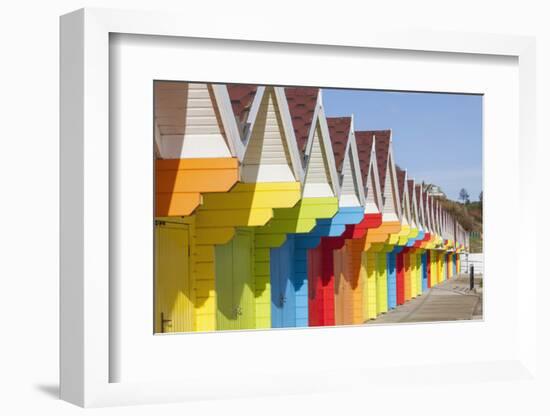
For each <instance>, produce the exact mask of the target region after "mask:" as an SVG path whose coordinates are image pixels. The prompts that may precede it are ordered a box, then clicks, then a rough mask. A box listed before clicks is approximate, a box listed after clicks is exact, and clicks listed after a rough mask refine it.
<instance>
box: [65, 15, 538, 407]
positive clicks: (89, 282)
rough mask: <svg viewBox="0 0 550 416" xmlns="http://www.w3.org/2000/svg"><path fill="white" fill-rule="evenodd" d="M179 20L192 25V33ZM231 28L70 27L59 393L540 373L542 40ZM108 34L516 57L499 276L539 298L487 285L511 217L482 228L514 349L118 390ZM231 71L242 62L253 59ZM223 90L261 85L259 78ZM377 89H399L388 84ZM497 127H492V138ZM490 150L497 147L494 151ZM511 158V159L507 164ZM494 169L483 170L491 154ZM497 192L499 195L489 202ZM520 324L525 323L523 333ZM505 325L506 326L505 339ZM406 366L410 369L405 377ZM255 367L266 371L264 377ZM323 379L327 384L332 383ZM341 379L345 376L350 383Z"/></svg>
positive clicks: (170, 20)
mask: <svg viewBox="0 0 550 416" xmlns="http://www.w3.org/2000/svg"><path fill="white" fill-rule="evenodd" d="M182 21H185V22H186V24H185V25H182V23H181V22H182ZM230 23H231V22H226V23H224V22H223V21H217V22H216V24H215V25H211V26H204V25H202V24H201V22H200V21H194V20H193V19H189V18H188V16H187V17H186V16H183V15H179V14H177V13H152V12H138V11H120V10H106V9H82V10H78V11H76V12H73V13H71V14H68V15H65V16H63V17H62V18H61V35H60V36H61V154H60V160H61V232H60V239H61V280H60V286H61V315H60V319H61V338H60V348H61V351H60V359H61V380H60V381H61V386H60V387H61V388H60V394H61V398H62V399H64V400H67V401H69V402H71V403H75V404H77V405H80V406H85V407H88V406H107V405H120V404H138V403H159V402H166V401H186V400H194V399H207V398H215V397H217V398H220V397H243V396H244V397H249V396H250V397H252V396H256V395H269V394H273V392H276V393H277V394H278V393H281V394H284V393H294V394H295V393H309V392H326V391H338V390H342V389H348V388H351V387H350V386H351V385H353V386H354V387H353V388H358V389H361V388H367V387H368V388H369V389H371V390H370V391H376V389H377V388H379V387H378V386H379V385H381V387H380V388H381V389H384V386H386V387H387V385H388V380H392V378H394V377H396V376H397V375H399V377H401V382H400V384H401V385H404V386H405V388H407V386H412V385H418V383H419V381H418V380H420V383H433V381H434V380H437V381H438V382H442V383H448V382H452V381H451V380H453V381H456V380H459V381H460V380H462V381H464V380H469V381H470V382H474V383H475V382H480V381H483V380H487V379H489V380H498V379H499V377H500V378H504V379H506V380H518V381H521V380H525V379H529V378H532V377H534V376H535V368H536V361H535V360H536V354H535V353H536V323H535V321H534V320H530V319H526V317H529V316H533V315H534V314H535V313H536V278H537V271H536V258H535V255H536V253H535V251H533V250H531V245H532V242H533V241H535V240H536V225H537V222H536V221H537V220H536V216H535V212H534V211H532V210H531V209H530V207H532V206H535V204H536V196H535V195H536V192H535V189H534V187H535V183H534V182H533V181H532V180H531V178H532V177H533V176H534V174H535V169H536V164H535V161H536V155H535V142H536V135H535V134H536V132H535V125H536V120H535V115H536V111H535V110H536V107H535V106H536V104H535V87H536V84H535V41H534V39H533V38H529V37H518V36H505V35H487V34H465V33H453V34H451V33H437V34H434V33H429V32H420V31H417V32H410V31H407V32H405V31H402V32H400V31H395V30H394V31H379V30H377V29H370V28H368V27H366V28H361V30H358V29H353V28H350V29H349V31H341V32H338V33H330V34H328V33H327V32H326V31H325V30H323V28H321V27H319V28H317V29H313V28H312V30H309V31H308V32H307V33H303V32H301V31H300V29H299V28H288V30H286V28H285V30H280V29H281V28H280V27H279V26H277V25H275V24H273V25H271V24H266V25H265V26H263V29H262V30H261V31H259V30H257V29H256V30H255V31H254V32H251V33H247V34H246V35H238V34H235V32H234V31H233V30H232V27H231V24H230ZM112 34H125V35H124V36H126V35H139V36H163V37H165V38H163V39H166V40H167V41H173V40H174V39H176V38H187V39H211V40H212V42H214V43H216V42H218V41H219V42H246V43H254V42H256V43H255V45H258V46H259V47H258V46H257V47H256V49H257V50H259V49H260V48H261V45H262V44H260V43H258V42H270V43H274V44H275V45H277V48H278V49H280V50H281V51H284V50H285V49H292V48H295V47H300V48H326V50H327V51H328V52H327V53H332V54H338V53H348V54H349V53H351V54H353V53H354V51H360V50H366V49H369V50H373V51H379V52H382V53H386V54H391V53H392V51H410V54H411V56H412V55H414V54H415V53H432V54H433V55H430V59H433V61H434V62H435V61H436V60H438V59H443V60H445V59H450V60H452V59H453V57H454V56H457V54H465V55H464V56H468V57H469V59H470V60H471V61H472V62H475V60H476V59H478V57H481V56H495V57H498V56H502V57H511V58H512V59H517V69H518V76H517V82H518V86H519V96H518V102H519V106H518V114H517V121H518V122H519V126H518V130H517V134H515V133H511V135H510V136H509V137H507V139H509V140H510V143H513V144H514V143H515V144H517V149H519V151H518V152H517V153H516V152H511V151H510V150H509V151H505V150H503V151H502V152H501V153H499V157H500V158H502V160H504V161H506V160H511V161H512V162H514V163H512V165H511V166H509V171H507V173H506V174H507V176H506V177H507V178H508V179H511V180H512V183H513V184H514V186H511V187H510V188H511V190H510V194H509V195H511V198H510V199H511V200H512V202H510V203H509V205H508V207H509V212H508V213H507V215H512V216H514V218H516V223H515V224H516V227H518V228H520V229H522V230H523V231H522V232H521V233H518V235H517V236H516V237H515V244H516V247H517V248H516V250H517V256H516V257H515V258H514V259H511V260H510V264H509V271H508V272H507V275H506V277H505V278H503V280H504V281H505V282H507V283H509V284H517V278H518V273H519V271H518V265H519V264H521V265H522V276H521V278H522V281H523V282H525V283H522V284H525V286H526V287H527V286H528V287H529V288H530V290H521V288H520V287H519V285H518V290H512V289H510V288H499V286H498V285H496V284H494V285H493V284H491V273H493V272H497V273H498V272H500V269H498V267H496V266H497V265H496V264H495V260H496V256H495V253H496V252H495V251H491V250H492V249H493V248H494V247H493V246H492V242H491V237H490V236H491V232H494V235H495V237H493V238H498V237H499V234H498V228H499V224H500V223H499V221H502V219H503V218H504V215H505V214H504V213H500V216H499V214H495V216H494V217H491V218H490V219H489V220H488V221H486V222H485V227H486V231H485V232H486V235H487V239H486V248H487V250H486V276H487V279H486V280H487V285H486V288H487V289H486V290H487V291H488V293H489V295H488V296H491V294H490V293H491V291H495V292H494V293H495V294H496V293H499V291H501V290H502V291H506V290H507V292H505V293H504V292H503V293H504V295H505V296H513V303H512V305H513V306H514V308H513V311H510V312H509V313H510V317H511V318H512V323H511V324H510V327H509V328H506V330H507V331H510V335H509V336H510V338H509V341H510V342H511V344H510V345H507V347H506V348H504V349H503V351H502V352H501V353H498V354H497V353H495V358H494V359H493V360H490V359H485V358H486V357H484V356H481V358H476V359H473V360H460V361H453V360H448V359H445V358H444V357H441V358H440V359H438V360H436V361H438V364H434V363H433V362H416V363H414V362H413V361H410V362H409V364H410V365H408V364H407V362H408V361H407V359H403V360H401V361H399V362H396V365H395V366H393V367H392V366H388V365H382V366H381V367H378V368H376V367H373V366H372V365H371V364H369V365H365V367H363V366H360V367H359V368H351V367H349V366H346V365H339V364H338V363H335V364H334V365H333V366H332V367H330V368H323V369H320V370H319V372H315V371H311V369H307V368H296V367H292V368H280V367H279V371H278V372H273V371H272V370H269V369H268V370H266V371H265V373H264V377H261V378H260V379H258V378H253V379H252V378H251V379H248V380H247V379H246V377H241V378H240V379H239V377H237V380H235V376H234V375H233V374H230V373H228V372H227V371H229V370H227V371H225V370H223V369H221V370H220V371H219V377H218V378H216V379H212V378H211V377H209V376H207V375H205V376H204V377H202V378H200V377H199V378H197V377H196V376H190V377H184V378H182V379H181V380H158V379H157V380H156V381H132V382H125V381H122V382H121V381H119V382H110V380H112V373H111V372H110V368H112V366H113V363H115V362H118V361H119V360H121V359H122V358H123V357H121V356H118V355H117V353H116V351H115V350H113V349H112V348H110V345H111V344H112V339H111V338H113V337H114V336H115V335H116V334H113V333H112V332H110V320H111V316H110V310H111V311H113V310H114V309H116V307H117V306H116V305H113V304H112V301H113V299H112V297H110V292H113V290H115V289H116V288H113V286H112V284H111V285H110V281H109V276H110V273H111V272H112V271H113V268H114V267H116V261H117V260H116V259H114V258H110V250H109V247H110V238H111V234H110V227H111V226H113V224H112V222H111V219H110V218H111V212H110V209H112V207H111V206H110V203H109V201H110V194H109V192H110V191H109V190H110V181H111V180H112V178H111V177H110V172H113V171H114V170H116V167H115V166H113V163H114V161H113V160H112V159H110V153H109V137H110V134H112V131H110V124H109V117H110V114H109V109H110V104H109V103H110V101H109V100H110V79H109V68H110V62H109V54H110V41H109V39H110V36H111V35H112ZM157 40H158V39H157ZM243 45H244V44H243ZM321 45H325V46H321ZM328 45H330V46H328ZM232 65H236V66H237V67H238V66H239V65H241V66H243V65H244V64H243V63H232ZM220 81H222V80H221V79H220ZM223 81H235V82H252V83H253V82H256V81H261V80H259V79H226V80H223ZM297 81H299V80H297ZM331 86H332V85H331ZM380 88H384V89H392V88H390V87H389V86H387V85H384V86H380ZM441 88H443V86H442V87H441ZM487 127H488V126H487V125H485V128H486V129H487ZM151 140H152V137H151ZM520 142H521V143H522V146H521V147H520V146H519V143H520ZM151 143H152V142H151ZM491 143H492V145H494V144H495V143H496V142H491ZM507 143H508V142H507ZM486 145H487V144H486ZM151 149H152V146H151ZM485 152H487V148H485ZM486 154H487V153H486ZM514 155H516V156H514ZM507 157H509V158H511V159H506V158H507ZM491 160H493V159H491ZM484 161H485V162H487V156H486V157H485V159H484ZM494 162H495V163H486V164H485V169H486V170H485V174H486V177H485V189H484V194H485V196H486V201H484V202H486V207H485V215H487V211H489V212H491V210H492V209H493V210H494V208H495V206H494V205H493V206H491V198H493V199H494V200H495V201H497V199H498V195H497V194H496V193H497V192H498V191H500V190H501V188H499V187H498V186H495V183H496V182H495V175H498V174H499V173H503V172H500V171H499V169H502V164H500V163H496V162H497V161H496V160H495V161H494ZM488 178H489V179H488ZM491 178H492V179H491ZM491 181H493V182H491ZM491 189H493V190H495V192H493V193H492V192H491ZM493 212H495V211H493ZM487 219H488V218H487V217H486V220H487ZM493 241H494V240H493ZM151 255H152V253H151ZM492 259H494V260H492ZM151 279H152V276H151ZM493 282H494V280H493ZM151 290H152V288H151ZM111 295H112V293H111ZM495 298H496V295H493V298H492V299H493V300H495ZM488 299H491V298H488ZM510 299H512V298H510ZM501 307H502V304H499V303H498V300H495V302H492V301H490V300H488V301H487V302H486V311H485V313H486V319H485V321H484V322H483V323H469V324H464V325H470V326H469V327H467V329H464V328H466V327H465V326H464V325H463V324H446V325H454V327H453V328H452V329H451V330H450V331H454V332H456V333H457V334H458V333H459V332H460V333H461V334H462V332H461V331H463V330H464V331H472V329H471V328H474V327H475V326H476V325H477V329H473V331H474V332H475V331H479V328H482V327H481V326H480V325H491V322H492V321H491V320H492V319H495V313H498V311H499V310H500V309H499V308H501ZM495 322H496V321H495ZM518 322H521V323H522V324H521V325H518ZM495 325H496V326H498V325H501V322H496V323H495ZM430 326H431V329H427V331H432V333H433V328H434V327H435V326H434V325H428V324H426V325H425V327H424V329H425V328H428V327H430ZM399 328H400V330H401V331H402V332H404V333H408V334H409V336H412V334H413V332H412V331H417V330H418V329H415V328H419V327H417V326H400V327H399ZM365 329H366V328H358V329H357V328H354V329H350V330H348V329H347V328H345V329H343V328H334V329H330V330H324V329H323V330H311V331H310V333H312V334H313V333H315V335H314V337H315V338H316V341H315V342H326V343H329V345H330V342H331V340H332V339H333V338H334V336H335V334H337V335H338V337H340V338H342V339H344V337H346V338H347V340H348V341H352V342H353V341H354V340H355V341H358V342H359V341H361V340H362V338H360V337H362V336H364V335H363V334H364V331H363V332H361V334H360V333H359V331H360V330H365ZM504 330H505V329H503V328H499V331H504ZM335 331H336V332H335ZM368 331H370V334H374V335H373V337H376V336H385V335H381V334H382V333H384V332H387V327H371V328H368ZM268 332H269V333H270V334H273V335H269V337H271V338H270V341H271V342H275V343H280V342H283V337H286V336H290V337H295V338H296V337H299V336H300V335H296V334H298V333H300V332H301V331H268ZM268 332H258V331H253V332H248V333H246V335H244V333H233V334H223V336H224V339H223V341H224V343H226V344H227V345H233V346H236V345H238V343H239V342H241V341H240V339H241V338H239V337H242V336H246V337H247V342H256V341H255V340H254V339H257V340H259V341H257V342H264V341H262V340H260V339H261V338H265V336H266V335H265V334H267V333H268ZM283 332H284V334H287V335H284V334H283ZM376 333H377V334H378V335H376ZM427 333H428V332H427ZM499 333H500V332H499ZM502 333H504V332H502ZM281 334H283V335H281ZM288 334H290V335H288ZM151 336H153V335H152V333H151ZM192 336H193V337H206V341H205V342H211V343H212V342H213V343H217V342H216V340H215V338H213V337H216V336H220V334H199V335H194V334H193V335H192ZM392 336H393V335H392ZM470 336H472V335H470ZM312 337H313V336H312ZM163 338H165V339H170V338H173V339H174V340H175V339H176V338H175V337H163ZM180 339H182V338H180ZM188 339H191V338H188ZM197 339H198V338H197ZM302 341H303V340H302ZM470 341H474V340H473V339H470ZM165 342H166V341H165ZM178 342H180V341H178ZM346 342H347V341H346ZM196 347H197V348H199V347H200V346H199V345H197V346H196ZM136 348H138V349H139V348H140V346H139V345H137V346H136ZM228 348H230V347H228ZM117 351H118V350H117ZM413 364H414V365H413ZM434 365H436V366H438V367H437V368H439V370H440V371H434ZM260 367H261V366H260ZM405 368H406V369H407V371H406V374H404V373H403V369H405ZM255 370H257V371H259V373H258V374H260V375H261V374H262V373H261V372H262V371H263V370H262V369H261V368H260V369H255ZM367 370H368V371H367ZM435 373H437V374H435ZM320 374H325V375H326V377H323V378H322V382H321V381H320ZM472 374H474V376H472ZM423 375H424V376H423ZM152 379H154V377H152ZM342 380H348V381H346V382H345V383H344V382H343V381H342Z"/></svg>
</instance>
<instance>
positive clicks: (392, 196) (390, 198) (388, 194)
mask: <svg viewBox="0 0 550 416" xmlns="http://www.w3.org/2000/svg"><path fill="white" fill-rule="evenodd" d="M386 163H387V164H388V165H387V167H386V179H385V183H384V208H383V209H382V214H383V215H384V220H385V221H399V207H400V205H401V204H400V202H399V201H398V200H397V198H398V194H399V192H398V188H397V178H396V177H395V170H394V166H393V163H392V160H391V153H390V155H389V156H388V160H387V162H386Z"/></svg>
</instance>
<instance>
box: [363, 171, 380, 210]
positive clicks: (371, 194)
mask: <svg viewBox="0 0 550 416" xmlns="http://www.w3.org/2000/svg"><path fill="white" fill-rule="evenodd" d="M369 170H370V172H369V174H368V176H367V181H366V182H367V183H366V190H365V213H367V214H378V213H379V212H380V208H379V207H378V205H377V203H376V183H375V181H374V172H373V171H372V162H371V166H370V168H369Z"/></svg>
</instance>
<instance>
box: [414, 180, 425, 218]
mask: <svg viewBox="0 0 550 416" xmlns="http://www.w3.org/2000/svg"><path fill="white" fill-rule="evenodd" d="M414 191H415V192H414V195H415V198H416V206H417V207H418V216H419V217H420V210H421V209H422V208H421V207H425V206H426V199H425V195H424V193H423V192H422V184H416V185H415V186H414Z"/></svg>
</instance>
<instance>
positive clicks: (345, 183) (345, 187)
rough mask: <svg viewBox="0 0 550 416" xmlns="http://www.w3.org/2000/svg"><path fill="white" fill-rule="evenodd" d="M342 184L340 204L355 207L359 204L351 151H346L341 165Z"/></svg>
mask: <svg viewBox="0 0 550 416" xmlns="http://www.w3.org/2000/svg"><path fill="white" fill-rule="evenodd" d="M342 177H343V179H342V186H341V188H340V206H342V207H357V206H359V205H361V202H360V200H359V185H358V179H357V176H356V172H355V169H352V154H351V151H349V147H348V151H346V155H345V157H344V161H343V166H342Z"/></svg>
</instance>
